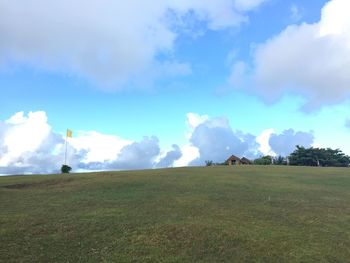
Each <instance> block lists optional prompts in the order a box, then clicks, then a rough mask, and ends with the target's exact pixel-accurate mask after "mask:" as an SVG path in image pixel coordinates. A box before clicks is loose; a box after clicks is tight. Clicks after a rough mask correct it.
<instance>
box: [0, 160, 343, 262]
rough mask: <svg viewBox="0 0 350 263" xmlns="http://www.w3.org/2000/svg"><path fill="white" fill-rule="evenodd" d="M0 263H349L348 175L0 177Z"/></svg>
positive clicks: (236, 170) (171, 172) (272, 170)
mask: <svg viewBox="0 0 350 263" xmlns="http://www.w3.org/2000/svg"><path fill="white" fill-rule="evenodd" d="M0 262H350V169H346V168H343V169H341V168H305V167H283V166H281V167H274V166H266V167H262V166H260V167H256V166H245V167H243V166H240V167H202V168H176V169H163V170H147V171H128V172H103V173H91V174H74V175H64V176H63V175H47V176H46V175H45V176H43V175H41V176H13V177H0Z"/></svg>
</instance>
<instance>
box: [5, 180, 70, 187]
mask: <svg viewBox="0 0 350 263" xmlns="http://www.w3.org/2000/svg"><path fill="white" fill-rule="evenodd" d="M72 181H73V178H69V179H63V180H62V179H59V180H47V181H43V182H35V183H22V184H9V185H4V186H2V188H6V189H28V188H47V187H64V186H66V185H67V184H69V183H70V182H72Z"/></svg>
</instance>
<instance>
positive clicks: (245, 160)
mask: <svg viewBox="0 0 350 263" xmlns="http://www.w3.org/2000/svg"><path fill="white" fill-rule="evenodd" d="M241 164H252V161H251V160H249V159H247V158H245V157H243V158H242V159H241Z"/></svg>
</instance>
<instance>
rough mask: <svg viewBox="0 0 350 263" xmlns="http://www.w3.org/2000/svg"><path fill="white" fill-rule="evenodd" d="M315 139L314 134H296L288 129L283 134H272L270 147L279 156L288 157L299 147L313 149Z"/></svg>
mask: <svg viewBox="0 0 350 263" xmlns="http://www.w3.org/2000/svg"><path fill="white" fill-rule="evenodd" d="M314 139H315V138H314V135H313V133H312V132H302V131H298V132H296V131H294V130H293V129H288V130H285V131H283V132H282V134H271V135H270V139H269V145H270V147H271V150H272V151H273V152H274V153H276V154H277V155H282V156H288V155H289V154H290V153H292V152H293V151H294V150H295V146H297V145H299V146H304V147H307V148H308V147H311V146H312V144H313V142H314Z"/></svg>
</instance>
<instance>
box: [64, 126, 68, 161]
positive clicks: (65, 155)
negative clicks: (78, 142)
mask: <svg viewBox="0 0 350 263" xmlns="http://www.w3.org/2000/svg"><path fill="white" fill-rule="evenodd" d="M67 140H68V130H67V131H66V151H65V153H64V165H67Z"/></svg>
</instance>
